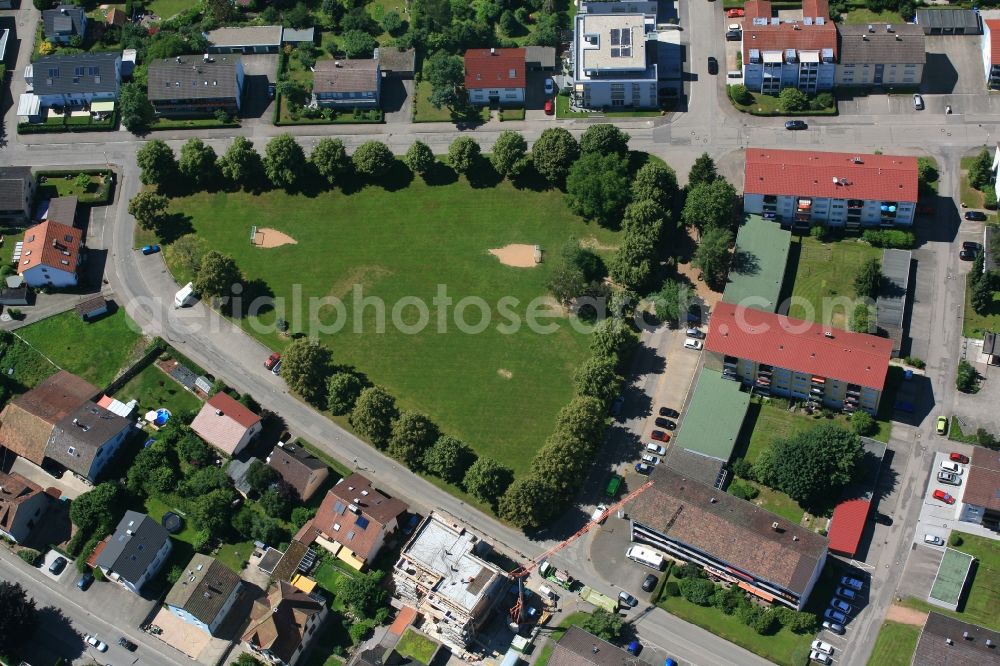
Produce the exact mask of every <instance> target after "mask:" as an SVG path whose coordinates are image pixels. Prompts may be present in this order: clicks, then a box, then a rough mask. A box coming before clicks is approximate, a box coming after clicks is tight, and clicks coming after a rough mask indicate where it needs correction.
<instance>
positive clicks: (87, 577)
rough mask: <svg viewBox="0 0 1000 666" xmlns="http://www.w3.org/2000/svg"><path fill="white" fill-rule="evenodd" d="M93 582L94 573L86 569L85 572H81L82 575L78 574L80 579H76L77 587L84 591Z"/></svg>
mask: <svg viewBox="0 0 1000 666" xmlns="http://www.w3.org/2000/svg"><path fill="white" fill-rule="evenodd" d="M93 583H94V574H92V573H90V572H89V571H88V572H87V573H85V574H83V575H82V576H80V580H78V581H76V586H77V587H78V588H80V589H81V590H83V591H84V592H86V591H87V589H88V588H89V587H90V586H91V585H92V584H93Z"/></svg>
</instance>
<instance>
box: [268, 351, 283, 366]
mask: <svg viewBox="0 0 1000 666" xmlns="http://www.w3.org/2000/svg"><path fill="white" fill-rule="evenodd" d="M280 360H281V354H279V353H278V352H274V353H273V354H271V355H270V356H268V357H267V360H266V361H264V367H265V368H267V369H268V370H272V369H273V368H274V365H275V363H277V362H278V361H280Z"/></svg>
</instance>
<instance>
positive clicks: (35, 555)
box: [17, 548, 42, 567]
mask: <svg viewBox="0 0 1000 666" xmlns="http://www.w3.org/2000/svg"><path fill="white" fill-rule="evenodd" d="M17 556H18V557H20V558H21V559H22V560H24V561H25V562H27V563H28V564H30V565H31V566H33V567H37V566H38V560H39V559H41V557H42V554H41V553H39V552H38V551H37V550H32V549H31V548H22V549H21V550H19V551H17Z"/></svg>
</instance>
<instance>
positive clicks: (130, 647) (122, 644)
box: [118, 636, 139, 652]
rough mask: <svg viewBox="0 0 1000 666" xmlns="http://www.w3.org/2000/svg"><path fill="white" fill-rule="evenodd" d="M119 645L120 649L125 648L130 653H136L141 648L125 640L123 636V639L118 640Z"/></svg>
mask: <svg viewBox="0 0 1000 666" xmlns="http://www.w3.org/2000/svg"><path fill="white" fill-rule="evenodd" d="M118 645H119V646H120V647H123V648H125V649H126V650H128V651H129V652H135V651H136V649H137V648H138V647H139V646H138V645H136V644H135V643H133V642H132V641H130V640H129V639H127V638H125V637H124V636H122V637H121V638H119V639H118Z"/></svg>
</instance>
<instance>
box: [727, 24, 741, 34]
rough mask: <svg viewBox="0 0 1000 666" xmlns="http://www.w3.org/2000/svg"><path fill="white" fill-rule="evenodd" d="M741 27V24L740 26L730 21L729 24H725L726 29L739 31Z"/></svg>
mask: <svg viewBox="0 0 1000 666" xmlns="http://www.w3.org/2000/svg"><path fill="white" fill-rule="evenodd" d="M742 29H743V26H741V25H740V24H739V23H730V24H729V25H727V26H726V30H735V31H737V32H739V31H740V30H742Z"/></svg>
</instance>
